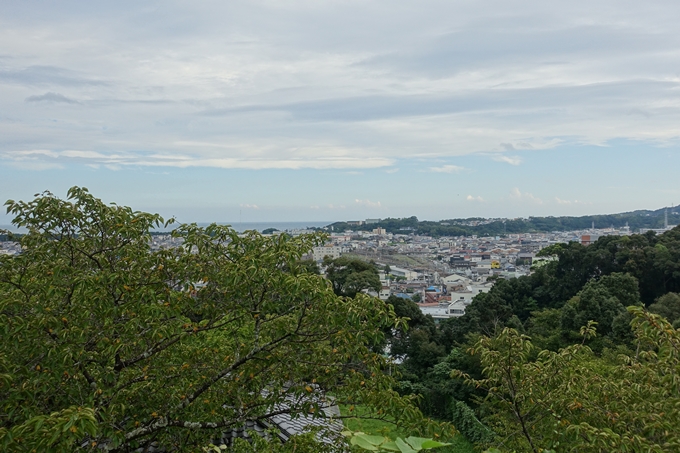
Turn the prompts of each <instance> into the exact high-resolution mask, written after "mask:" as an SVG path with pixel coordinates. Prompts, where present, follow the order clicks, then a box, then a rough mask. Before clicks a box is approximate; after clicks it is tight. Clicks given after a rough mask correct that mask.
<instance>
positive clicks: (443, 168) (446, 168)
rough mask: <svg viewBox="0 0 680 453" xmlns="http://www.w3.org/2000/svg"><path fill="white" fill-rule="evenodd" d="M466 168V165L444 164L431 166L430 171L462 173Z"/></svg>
mask: <svg viewBox="0 0 680 453" xmlns="http://www.w3.org/2000/svg"><path fill="white" fill-rule="evenodd" d="M463 170H465V167H459V166H458V165H442V166H441V167H430V171H432V172H435V173H460V172H461V171H463Z"/></svg>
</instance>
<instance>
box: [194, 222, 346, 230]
mask: <svg viewBox="0 0 680 453" xmlns="http://www.w3.org/2000/svg"><path fill="white" fill-rule="evenodd" d="M218 223H219V224H220V225H230V226H231V227H232V228H233V229H235V230H236V231H238V232H239V233H240V232H243V231H246V230H256V231H263V230H266V229H267V228H276V229H277V230H279V231H293V230H305V229H307V228H321V227H325V226H327V225H330V224H331V223H333V221H330V222H314V221H309V222H218ZM198 225H199V226H207V225H209V224H208V223H200V222H199V223H198Z"/></svg>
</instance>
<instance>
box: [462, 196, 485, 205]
mask: <svg viewBox="0 0 680 453" xmlns="http://www.w3.org/2000/svg"><path fill="white" fill-rule="evenodd" d="M465 199H466V200H467V201H476V202H479V203H483V202H484V199H483V198H482V197H480V196H476V197H473V196H472V195H468V196H467V197H466V198H465Z"/></svg>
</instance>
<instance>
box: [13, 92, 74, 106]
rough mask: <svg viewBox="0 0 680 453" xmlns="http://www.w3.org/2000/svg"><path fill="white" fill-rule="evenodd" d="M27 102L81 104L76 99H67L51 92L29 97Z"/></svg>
mask: <svg viewBox="0 0 680 453" xmlns="http://www.w3.org/2000/svg"><path fill="white" fill-rule="evenodd" d="M26 102H51V103H58V102H61V103H64V104H79V102H78V101H76V100H74V99H71V98H67V97H66V96H64V95H63V94H59V93H52V92H51V91H50V92H48V93H45V94H40V95H33V96H29V97H27V98H26Z"/></svg>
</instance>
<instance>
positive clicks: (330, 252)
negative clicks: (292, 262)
mask: <svg viewBox="0 0 680 453" xmlns="http://www.w3.org/2000/svg"><path fill="white" fill-rule="evenodd" d="M342 252H344V249H343V248H342V247H340V246H339V245H324V246H321V247H314V248H313V249H312V255H313V258H314V261H323V259H324V257H326V256H328V257H330V258H332V259H335V258H339V257H340V255H342Z"/></svg>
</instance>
